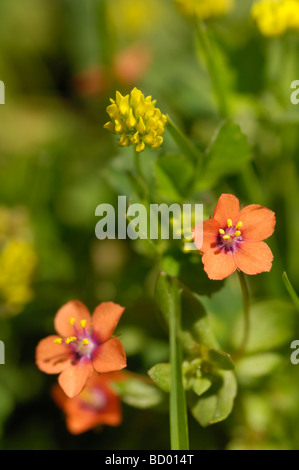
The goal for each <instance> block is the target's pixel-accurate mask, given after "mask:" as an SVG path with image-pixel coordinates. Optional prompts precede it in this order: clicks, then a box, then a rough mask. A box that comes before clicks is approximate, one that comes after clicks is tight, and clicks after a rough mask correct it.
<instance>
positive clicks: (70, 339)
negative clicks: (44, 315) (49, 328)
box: [65, 336, 77, 344]
mask: <svg viewBox="0 0 299 470" xmlns="http://www.w3.org/2000/svg"><path fill="white" fill-rule="evenodd" d="M73 341H77V338H76V336H70V337H69V338H67V339H66V340H65V342H66V344H70V343H72V342H73Z"/></svg>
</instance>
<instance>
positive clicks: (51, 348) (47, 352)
mask: <svg viewBox="0 0 299 470" xmlns="http://www.w3.org/2000/svg"><path fill="white" fill-rule="evenodd" d="M58 338H59V337H58V336H55V335H51V336H47V338H44V339H42V340H41V341H40V342H39V343H38V345H37V347H36V365H37V367H38V368H39V369H40V370H42V371H43V372H46V373H47V374H59V373H60V372H62V371H63V370H64V369H65V368H66V367H68V366H69V364H70V363H71V361H72V352H71V350H70V348H69V347H68V346H66V345H65V344H55V343H54V340H55V339H58Z"/></svg>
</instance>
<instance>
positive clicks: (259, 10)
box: [251, 0, 299, 36]
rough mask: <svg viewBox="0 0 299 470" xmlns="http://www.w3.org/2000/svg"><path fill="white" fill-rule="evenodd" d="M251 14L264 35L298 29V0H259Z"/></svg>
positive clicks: (277, 34)
mask: <svg viewBox="0 0 299 470" xmlns="http://www.w3.org/2000/svg"><path fill="white" fill-rule="evenodd" d="M251 15H252V17H253V19H254V20H255V21H256V24H257V26H258V28H259V30H260V31H261V33H262V34H263V35H264V36H280V35H282V34H284V33H286V32H287V31H288V30H299V0H261V1H259V2H257V3H255V4H254V5H253V7H252V10H251Z"/></svg>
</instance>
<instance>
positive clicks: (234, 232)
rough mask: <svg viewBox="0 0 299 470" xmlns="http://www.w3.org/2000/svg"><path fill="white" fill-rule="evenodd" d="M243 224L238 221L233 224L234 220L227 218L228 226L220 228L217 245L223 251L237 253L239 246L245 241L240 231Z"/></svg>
mask: <svg viewBox="0 0 299 470" xmlns="http://www.w3.org/2000/svg"><path fill="white" fill-rule="evenodd" d="M242 225H243V224H242V222H238V223H237V224H236V225H233V223H232V220H231V219H227V226H226V227H225V228H223V229H220V230H219V233H218V236H217V247H218V248H219V249H220V250H221V251H223V252H225V253H228V254H234V253H236V251H237V250H238V248H239V246H240V245H241V244H242V243H243V241H244V239H243V237H242V234H241V231H240V228H241V227H242Z"/></svg>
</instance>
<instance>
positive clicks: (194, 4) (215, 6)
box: [174, 0, 234, 20]
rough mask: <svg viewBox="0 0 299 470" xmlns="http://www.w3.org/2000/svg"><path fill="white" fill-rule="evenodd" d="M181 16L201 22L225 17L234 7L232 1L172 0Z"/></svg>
mask: <svg viewBox="0 0 299 470" xmlns="http://www.w3.org/2000/svg"><path fill="white" fill-rule="evenodd" d="M174 2H175V4H176V5H177V7H178V9H179V10H180V11H181V13H183V15H185V16H188V17H196V18H199V19H201V20H206V19H209V18H213V17H214V16H221V15H226V14H227V13H228V12H230V11H231V10H232V9H233V7H234V0H174Z"/></svg>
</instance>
